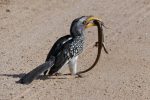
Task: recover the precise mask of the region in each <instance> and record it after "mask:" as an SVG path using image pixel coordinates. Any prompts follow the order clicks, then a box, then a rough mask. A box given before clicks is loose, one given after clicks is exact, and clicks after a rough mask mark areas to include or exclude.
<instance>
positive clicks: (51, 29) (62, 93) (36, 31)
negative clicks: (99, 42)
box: [0, 0, 150, 100]
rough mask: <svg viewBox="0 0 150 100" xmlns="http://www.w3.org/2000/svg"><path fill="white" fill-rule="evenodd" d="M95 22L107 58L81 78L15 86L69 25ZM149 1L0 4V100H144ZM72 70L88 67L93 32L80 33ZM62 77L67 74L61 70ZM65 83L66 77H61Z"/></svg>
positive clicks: (149, 53)
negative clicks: (82, 40) (80, 48)
mask: <svg viewBox="0 0 150 100" xmlns="http://www.w3.org/2000/svg"><path fill="white" fill-rule="evenodd" d="M83 15H95V16H98V17H101V18H102V19H103V21H104V23H105V25H106V26H108V27H110V29H104V34H105V44H106V47H107V49H108V51H109V55H107V54H105V53H104V51H103V52H102V56H101V60H100V62H99V63H98V65H97V66H96V67H95V68H94V69H93V70H92V71H90V72H89V73H86V74H84V78H67V79H64V78H57V77H55V78H53V79H51V78H48V79H46V80H43V79H42V78H39V79H37V80H35V81H34V82H33V83H32V84H30V85H22V84H17V83H16V81H18V80H19V79H20V77H21V76H22V74H24V73H27V72H29V71H30V70H32V69H33V68H35V67H36V66H37V65H39V64H41V63H43V62H44V60H45V58H46V55H47V53H48V52H49V50H50V48H51V46H52V45H53V43H54V42H55V41H56V40H57V39H58V38H59V37H61V36H63V35H66V34H69V28H70V24H71V22H72V20H73V19H75V18H77V17H79V16H83ZM149 27H150V1H149V0H0V58H1V59H0V70H1V71H0V100H150V28H149ZM85 35H86V45H85V47H86V48H85V51H84V53H83V54H82V55H80V57H79V61H78V64H79V65H78V70H81V69H85V68H87V67H89V66H90V64H92V63H93V61H94V59H95V56H96V50H97V49H96V48H93V45H94V42H95V41H96V39H97V37H96V35H97V29H96V28H91V29H88V30H86V31H85ZM62 72H64V73H65V72H68V68H67V67H65V68H64V69H63V71H62ZM63 77H66V76H63Z"/></svg>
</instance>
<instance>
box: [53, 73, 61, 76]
mask: <svg viewBox="0 0 150 100" xmlns="http://www.w3.org/2000/svg"><path fill="white" fill-rule="evenodd" d="M54 75H55V76H62V75H63V74H62V73H55V74H54Z"/></svg>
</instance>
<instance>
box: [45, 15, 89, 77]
mask: <svg viewBox="0 0 150 100" xmlns="http://www.w3.org/2000/svg"><path fill="white" fill-rule="evenodd" d="M87 18H88V17H85V16H83V17H80V18H78V19H75V20H74V21H73V22H72V25H71V29H70V32H71V35H66V36H64V37H61V38H60V39H58V40H57V41H56V43H55V44H54V46H53V47H52V49H51V50H50V52H49V54H48V56H47V59H46V61H49V57H51V56H54V57H55V60H56V61H55V64H54V65H53V66H52V67H51V68H50V71H49V73H48V74H49V75H52V74H54V73H56V72H57V71H58V70H59V69H61V68H62V67H63V65H64V64H66V63H68V64H69V69H70V71H71V74H72V75H75V74H76V73H77V58H78V55H79V54H80V53H81V52H82V51H83V44H84V34H83V31H84V29H85V26H86V25H85V21H86V19H87ZM46 73H47V71H45V72H44V75H46Z"/></svg>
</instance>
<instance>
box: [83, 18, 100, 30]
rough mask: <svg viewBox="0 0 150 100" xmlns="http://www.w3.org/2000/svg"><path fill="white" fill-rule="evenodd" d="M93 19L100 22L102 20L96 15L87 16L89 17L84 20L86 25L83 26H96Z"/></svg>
mask: <svg viewBox="0 0 150 100" xmlns="http://www.w3.org/2000/svg"><path fill="white" fill-rule="evenodd" d="M94 20H97V21H101V22H102V20H101V19H99V18H97V17H94V16H89V17H88V18H87V20H86V26H85V28H90V27H92V26H96V25H95V24H94Z"/></svg>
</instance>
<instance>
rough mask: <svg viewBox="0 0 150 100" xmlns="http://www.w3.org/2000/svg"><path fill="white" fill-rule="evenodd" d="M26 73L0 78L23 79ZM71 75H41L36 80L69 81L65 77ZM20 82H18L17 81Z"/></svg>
mask: <svg viewBox="0 0 150 100" xmlns="http://www.w3.org/2000/svg"><path fill="white" fill-rule="evenodd" d="M24 75H26V73H20V74H0V76H6V77H12V78H22V77H23V76H24ZM68 75H70V74H62V75H61V76H56V75H52V76H48V75H39V76H38V77H37V78H36V79H35V80H46V79H67V78H66V77H65V76H68ZM16 82H18V81H16Z"/></svg>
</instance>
